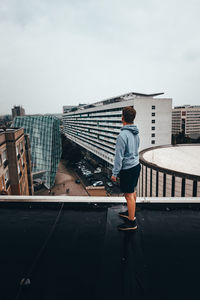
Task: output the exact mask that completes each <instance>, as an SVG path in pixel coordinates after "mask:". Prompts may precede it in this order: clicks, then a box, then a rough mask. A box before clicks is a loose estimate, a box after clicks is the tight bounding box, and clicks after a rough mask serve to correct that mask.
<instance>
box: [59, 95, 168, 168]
mask: <svg viewBox="0 0 200 300" xmlns="http://www.w3.org/2000/svg"><path fill="white" fill-rule="evenodd" d="M159 95H161V94H151V95H146V94H138V93H129V94H124V95H121V96H118V97H114V98H110V99H107V100H104V101H100V102H96V103H93V104H90V105H85V106H83V107H81V108H79V107H77V108H76V110H75V109H73V110H72V111H70V112H66V113H64V114H63V127H64V134H65V136H66V137H67V138H68V139H70V140H71V141H73V142H75V143H76V144H78V145H80V146H81V147H83V148H84V149H86V150H88V151H89V152H90V153H93V154H94V155H95V156H97V157H99V158H101V159H102V160H103V161H105V162H106V163H107V164H108V166H110V168H112V166H113V162H114V154H115V145H116V139H117V136H118V134H119V132H120V128H121V127H122V121H121V117H122V109H123V107H126V106H133V107H134V108H135V110H136V112H137V115H136V119H135V122H134V123H135V124H136V125H137V126H138V128H139V132H140V141H141V143H140V150H143V149H146V148H149V147H151V146H152V145H154V146H160V145H166V144H171V110H172V99H170V98H155V97H156V96H159Z"/></svg>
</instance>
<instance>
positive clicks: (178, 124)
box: [172, 105, 200, 138]
mask: <svg viewBox="0 0 200 300" xmlns="http://www.w3.org/2000/svg"><path fill="white" fill-rule="evenodd" d="M179 132H183V133H184V134H185V135H187V136H190V137H192V138H198V137H199V136H200V106H190V105H184V106H176V107H174V108H173V110H172V134H177V133H179Z"/></svg>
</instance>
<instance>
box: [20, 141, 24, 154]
mask: <svg viewBox="0 0 200 300" xmlns="http://www.w3.org/2000/svg"><path fill="white" fill-rule="evenodd" d="M20 151H21V152H23V142H21V143H20Z"/></svg>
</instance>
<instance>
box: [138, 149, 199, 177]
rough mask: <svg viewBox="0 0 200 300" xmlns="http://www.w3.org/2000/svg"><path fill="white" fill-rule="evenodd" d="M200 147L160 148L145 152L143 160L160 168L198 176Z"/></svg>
mask: <svg viewBox="0 0 200 300" xmlns="http://www.w3.org/2000/svg"><path fill="white" fill-rule="evenodd" d="M199 157H200V145H199V144H198V145H195V144H193V145H189V146H173V147H170V146H169V147H163V148H162V147H161V148H155V149H153V150H149V151H148V150H147V151H146V152H144V154H143V158H144V159H145V160H146V161H148V162H150V163H152V164H155V165H157V166H159V167H161V168H166V169H170V170H174V171H177V172H181V173H187V174H192V175H197V176H200V160H199Z"/></svg>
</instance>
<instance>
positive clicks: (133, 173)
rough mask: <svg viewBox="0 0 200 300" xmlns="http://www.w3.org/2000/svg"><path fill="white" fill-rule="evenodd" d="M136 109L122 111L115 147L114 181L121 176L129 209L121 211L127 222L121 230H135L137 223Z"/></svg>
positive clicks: (120, 226) (123, 191) (138, 141)
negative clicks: (134, 122) (120, 125)
mask: <svg viewBox="0 0 200 300" xmlns="http://www.w3.org/2000/svg"><path fill="white" fill-rule="evenodd" d="M135 116H136V111H135V109H134V108H133V107H131V106H128V107H124V108H123V111H122V123H123V127H122V128H121V132H120V134H119V135H118V137H117V143H116V149H115V162H114V168H113V172H112V177H111V179H112V181H114V182H115V181H117V177H120V189H121V192H122V193H124V196H125V198H126V202H127V207H128V211H127V212H122V213H119V215H120V217H122V218H123V219H124V220H125V223H124V224H122V225H119V226H118V229H119V230H135V229H137V223H136V218H135V209H136V192H135V187H136V186H137V182H138V178H139V175H140V169H141V166H140V163H139V152H138V148H139V143H140V139H139V135H138V133H139V131H138V129H137V126H135V125H133V121H134V119H135Z"/></svg>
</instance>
